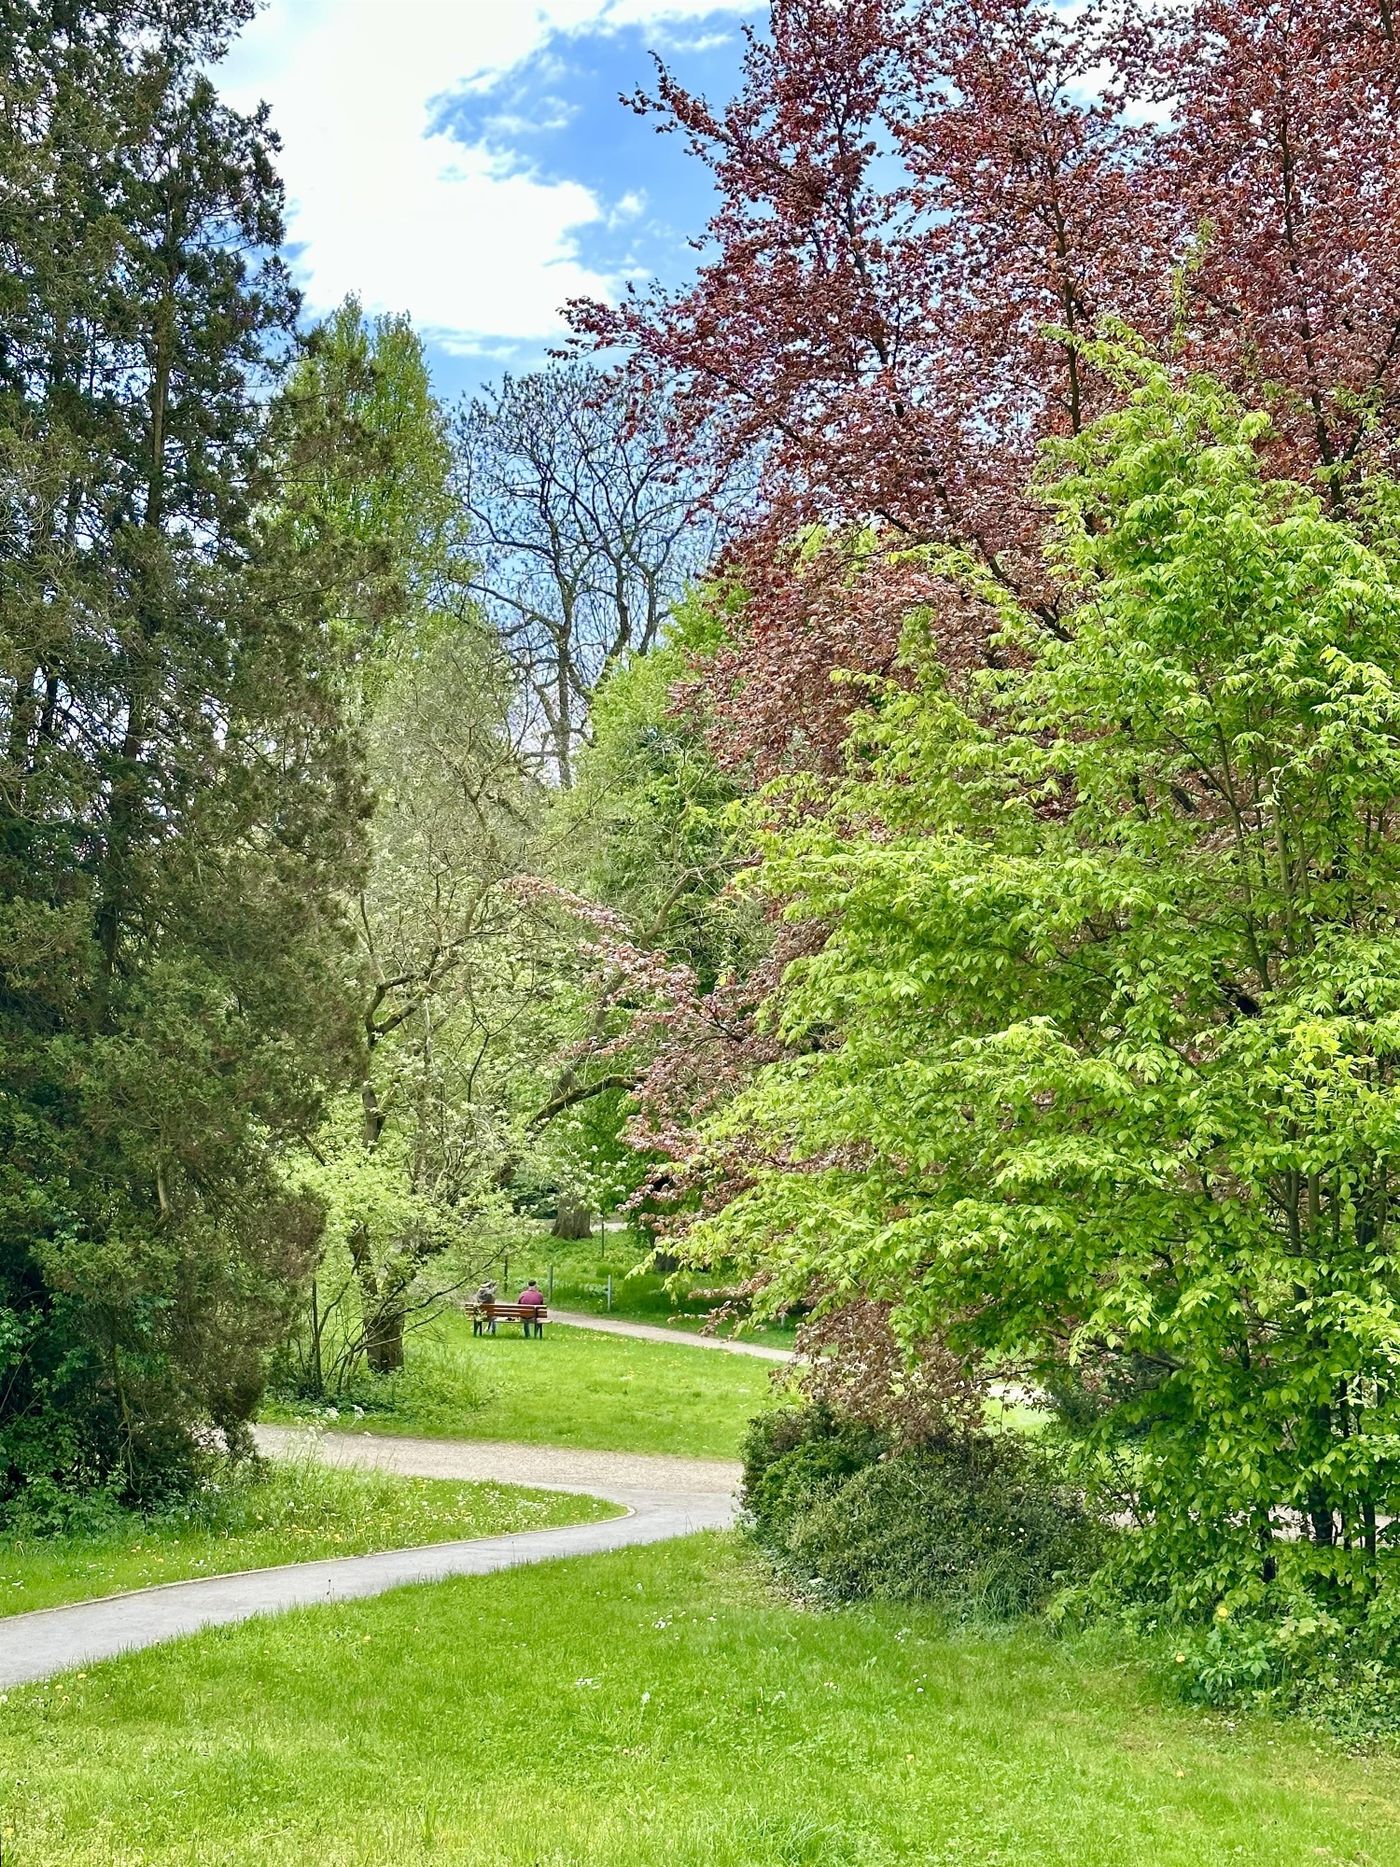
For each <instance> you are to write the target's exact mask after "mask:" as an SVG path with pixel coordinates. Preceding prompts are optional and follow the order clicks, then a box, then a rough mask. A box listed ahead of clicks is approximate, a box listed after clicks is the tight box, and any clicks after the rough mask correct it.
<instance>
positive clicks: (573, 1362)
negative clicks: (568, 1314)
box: [264, 1311, 775, 1458]
mask: <svg viewBox="0 0 1400 1867" xmlns="http://www.w3.org/2000/svg"><path fill="white" fill-rule="evenodd" d="M774 1365H775V1364H772V1363H765V1362H762V1361H757V1360H754V1359H753V1358H752V1357H750V1356H747V1355H720V1354H714V1353H706V1352H704V1351H702V1350H700V1349H694V1348H686V1347H685V1346H684V1345H682V1344H677V1346H676V1347H674V1348H673V1347H672V1346H671V1345H670V1344H669V1343H667V1342H641V1341H634V1340H631V1339H629V1338H627V1337H623V1336H613V1335H594V1334H591V1333H590V1332H589V1331H588V1330H586V1329H573V1328H565V1327H562V1326H560V1325H558V1324H546V1326H545V1334H544V1338H543V1340H541V1341H535V1340H533V1339H531V1340H529V1341H527V1340H525V1338H524V1337H523V1336H522V1335H521V1333H520V1330H519V1326H518V1325H515V1326H512V1325H511V1324H509V1323H502V1324H501V1325H500V1332H499V1333H498V1334H497V1335H495V1336H474V1335H473V1334H472V1330H471V1323H470V1321H469V1319H468V1318H467V1317H466V1316H464V1315H462V1314H460V1313H458V1312H456V1311H448V1312H447V1313H446V1314H444V1315H443V1316H441V1317H439V1318H438V1319H437V1321H436V1322H434V1323H433V1325H432V1326H431V1327H430V1328H429V1329H427V1330H425V1331H423V1332H422V1333H421V1334H420V1335H417V1336H414V1337H413V1338H412V1339H411V1341H410V1343H409V1349H408V1366H407V1368H406V1369H405V1371H404V1373H403V1374H402V1375H400V1376H397V1377H395V1378H393V1379H392V1380H389V1381H377V1382H375V1384H374V1386H373V1388H372V1389H371V1388H368V1387H366V1388H363V1389H357V1390H355V1393H354V1395H353V1401H354V1402H356V1403H360V1404H352V1405H349V1406H346V1407H342V1408H339V1409H338V1410H337V1415H336V1417H335V1418H334V1419H333V1420H331V1421H330V1422H329V1423H330V1424H332V1425H334V1426H340V1427H346V1428H349V1429H352V1430H354V1431H356V1432H379V1433H418V1434H425V1435H428V1436H430V1437H434V1438H451V1439H508V1440H519V1441H523V1442H526V1443H528V1444H531V1445H553V1446H573V1447H582V1448H588V1449H592V1450H595V1451H607V1452H672V1453H682V1454H689V1455H692V1456H695V1457H703V1458H735V1457H737V1456H738V1451H739V1444H740V1441H741V1439H742V1438H743V1433H744V1428H745V1426H746V1425H747V1423H748V1421H749V1420H750V1419H751V1418H752V1417H753V1415H754V1414H755V1413H757V1412H758V1411H759V1409H760V1408H762V1407H764V1406H765V1405H767V1404H769V1402H770V1400H771V1398H772V1396H773V1392H774V1387H773V1382H772V1379H771V1376H772V1374H773V1370H774ZM308 1416H312V1417H325V1413H324V1410H319V1411H318V1410H316V1409H308V1408H303V1407H292V1406H287V1405H285V1404H283V1405H280V1406H279V1405H277V1404H276V1403H274V1404H272V1405H270V1406H269V1407H268V1409H267V1410H266V1412H265V1414H264V1417H265V1418H267V1419H274V1420H275V1419H297V1418H306V1417H308Z"/></svg>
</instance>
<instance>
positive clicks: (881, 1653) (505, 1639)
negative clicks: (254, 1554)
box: [0, 1537, 1400, 1867]
mask: <svg viewBox="0 0 1400 1867" xmlns="http://www.w3.org/2000/svg"><path fill="white" fill-rule="evenodd" d="M524 1626H539V1627H541V1628H543V1629H544V1630H546V1631H545V1633H544V1635H543V1637H542V1638H539V1639H531V1638H530V1637H529V1636H528V1635H526V1634H525V1633H516V1632H514V1631H512V1630H514V1629H516V1628H520V1627H524ZM488 1629H495V1630H497V1631H496V1633H495V1635H494V1637H492V1638H486V1637H484V1633H485V1630H488ZM525 1779H529V1780H530V1781H532V1782H534V1783H537V1784H538V1785H539V1786H540V1787H539V1790H538V1793H537V1796H536V1797H535V1802H536V1805H537V1807H536V1812H535V1813H534V1814H533V1815H532V1816H531V1817H530V1818H529V1819H522V1814H521V1800H522V1798H521V1793H520V1789H519V1787H518V1786H519V1785H520V1783H521V1782H522V1781H523V1780H525ZM0 1780H3V1782H4V1783H5V1787H6V1790H7V1792H8V1795H9V1803H8V1809H7V1813H6V1816H5V1818H4V1819H5V1829H6V1834H5V1845H4V1852H5V1861H6V1867H117V1864H118V1863H121V1864H122V1867H126V1864H127V1863H135V1862H140V1863H141V1864H142V1867H195V1864H196V1863H198V1864H200V1867H205V1864H208V1867H214V1864H215V1863H217V1867H370V1863H379V1862H384V1861H394V1862H395V1863H396V1867H427V1863H430V1862H431V1863H433V1867H527V1864H530V1867H566V1863H567V1864H568V1867H583V1864H584V1863H586V1864H587V1867H655V1863H656V1862H658V1861H663V1860H664V1861H666V1862H667V1863H668V1867H780V1864H783V1863H791V1864H794V1867H796V1864H798V1863H801V1864H803V1867H894V1864H895V1863H910V1862H918V1863H919V1867H970V1864H972V1863H976V1867H1225V1863H1232V1864H1235V1867H1237V1864H1238V1863H1249V1864H1251V1867H1283V1864H1284V1863H1290V1864H1291V1863H1294V1862H1297V1861H1300V1860H1321V1861H1328V1862H1331V1863H1333V1864H1334V1867H1336V1864H1337V1863H1353V1864H1354V1867H1355V1864H1359V1863H1373V1864H1375V1867H1380V1864H1381V1863H1389V1862H1394V1861H1396V1860H1400V1766H1397V1764H1396V1762H1395V1760H1394V1759H1393V1758H1391V1759H1383V1760H1373V1761H1369V1762H1367V1761H1361V1760H1352V1759H1348V1758H1346V1757H1344V1756H1342V1755H1340V1754H1339V1753H1337V1752H1335V1751H1331V1750H1325V1749H1322V1748H1320V1747H1318V1746H1315V1745H1313V1744H1311V1743H1309V1742H1308V1741H1307V1740H1306V1739H1305V1738H1304V1737H1302V1736H1301V1735H1299V1734H1297V1733H1290V1732H1288V1731H1286V1730H1284V1729H1281V1728H1279V1727H1276V1726H1268V1725H1251V1724H1245V1725H1242V1726H1241V1728H1240V1729H1239V1730H1237V1731H1231V1730H1229V1729H1227V1728H1226V1727H1224V1726H1223V1725H1222V1724H1221V1723H1219V1722H1210V1721H1207V1720H1206V1719H1204V1718H1202V1717H1201V1716H1199V1715H1192V1714H1189V1713H1186V1712H1183V1711H1180V1710H1173V1709H1168V1708H1165V1707H1163V1706H1162V1705H1160V1704H1158V1703H1156V1702H1155V1701H1154V1698H1153V1696H1152V1692H1151V1689H1150V1688H1149V1687H1148V1686H1147V1684H1146V1683H1145V1682H1144V1680H1143V1679H1142V1677H1141V1675H1140V1674H1138V1673H1136V1672H1134V1671H1132V1670H1129V1669H1121V1668H1115V1669H1104V1668H1102V1667H1096V1666H1093V1665H1091V1664H1090V1663H1088V1662H1087V1661H1084V1660H1083V1659H1082V1658H1076V1656H1075V1653H1074V1652H1073V1650H1072V1649H1069V1648H1067V1647H1065V1646H1059V1647H1056V1646H1054V1645H1052V1644H1050V1643H1048V1642H1046V1641H1045V1640H1043V1639H1042V1638H1040V1637H1038V1636H1036V1635H1035V1634H1033V1633H1030V1632H1018V1633H1008V1634H1004V1635H995V1634H971V1633H963V1634H955V1635H951V1636H949V1635H945V1634H943V1633H942V1632H940V1630H939V1628H938V1626H937V1624H936V1623H935V1622H933V1621H932V1620H931V1619H930V1618H929V1617H927V1616H926V1615H922V1614H920V1613H918V1612H915V1611H911V1610H909V1609H894V1608H890V1609H871V1610H863V1611H860V1612H848V1613H844V1614H839V1615H814V1614H803V1613H797V1612H794V1611H793V1610H792V1609H790V1608H787V1607H784V1606H781V1605H776V1604H773V1603H771V1602H769V1601H768V1600H767V1599H766V1598H765V1597H764V1596H763V1595H762V1593H761V1592H760V1589H759V1586H758V1584H757V1582H756V1581H755V1580H754V1578H753V1576H752V1574H751V1572H750V1571H748V1570H747V1569H746V1568H745V1567H744V1566H743V1564H742V1561H741V1559H740V1557H739V1556H738V1555H737V1553H736V1551H735V1546H734V1545H733V1543H732V1542H730V1541H728V1540H725V1539H719V1538H714V1537H706V1538H694V1539H690V1540H688V1541H686V1542H683V1543H679V1544H674V1545H671V1546H668V1547H664V1548H657V1549H651V1550H642V1551H628V1552H624V1553H622V1554H619V1555H616V1556H608V1557H597V1558H592V1559H589V1560H587V1561H584V1562H570V1563H560V1564H550V1565H547V1566H544V1567H541V1568H534V1569H526V1570H517V1571H514V1572H508V1573H505V1574H501V1575H497V1576H492V1577H489V1578H484V1579H473V1580H469V1581H462V1582H452V1583H447V1584H444V1585H441V1586H439V1587H437V1588H434V1589H431V1590H427V1589H409V1590H401V1591H399V1592H397V1593H395V1594H392V1595H388V1596H384V1597H381V1598H380V1599H378V1600H375V1601H371V1602H365V1603H361V1604H356V1605H354V1606H351V1607H343V1608H336V1609H333V1610H324V1609H317V1610H310V1611H305V1612H301V1613H297V1614H293V1615H288V1616H286V1617H284V1618H281V1619H279V1620H277V1621H274V1622H270V1623H269V1622H255V1623H251V1624H248V1625H245V1626H242V1627H237V1628H228V1629H220V1630H218V1631H216V1632H212V1633H209V1634H205V1635H201V1636H199V1637H198V1638H196V1639H194V1640H191V1641H186V1642H183V1643H181V1644H180V1645H179V1646H178V1647H175V1648H173V1649H166V1650H164V1651H160V1650H157V1651H154V1652H149V1653H143V1654H138V1655H134V1656H131V1657H129V1658H126V1659H123V1660H120V1661H115V1662H112V1663H110V1664H108V1665H105V1666H101V1667H97V1668H93V1669H92V1670H90V1671H89V1672H88V1673H87V1674H86V1675H70V1676H69V1677H68V1678H67V1679H66V1680H64V1681H62V1682H61V1683H59V1684H56V1685H54V1686H50V1687H45V1688H31V1689H30V1690H28V1691H26V1692H23V1693H12V1694H11V1695H10V1702H9V1704H8V1706H7V1707H6V1709H5V1712H4V1713H3V1714H0Z"/></svg>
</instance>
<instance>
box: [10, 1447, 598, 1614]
mask: <svg viewBox="0 0 1400 1867" xmlns="http://www.w3.org/2000/svg"><path fill="white" fill-rule="evenodd" d="M614 1515H616V1511H615V1510H614V1507H613V1506H612V1505H610V1504H605V1503H604V1502H603V1501H602V1500H601V1499H599V1498H591V1497H571V1496H567V1495H563V1494H560V1493H558V1492H553V1491H527V1490H521V1489H518V1488H517V1487H516V1486H514V1485H499V1484H464V1483H460V1482H458V1481H455V1480H450V1479H441V1478H433V1479H429V1478H397V1477H393V1476H391V1475H390V1474H388V1473H387V1472H360V1471H346V1470H339V1469H333V1468H331V1467H329V1466H325V1465H320V1464H318V1463H316V1461H314V1460H312V1459H295V1460H290V1461H287V1462H285V1463H284V1462H280V1461H279V1462H278V1463H277V1464H275V1465H272V1466H270V1467H269V1468H268V1469H267V1472H266V1475H265V1476H264V1477H262V1478H260V1479H257V1480H252V1479H243V1478H240V1479H237V1480H234V1481H231V1482H229V1483H227V1484H225V1485H224V1486H223V1487H221V1488H220V1489H219V1490H218V1491H211V1492H210V1493H209V1494H208V1495H206V1496H205V1497H204V1498H202V1499H200V1500H199V1501H198V1502H197V1503H196V1504H194V1505H192V1506H190V1507H189V1508H188V1509H187V1510H184V1511H182V1512H178V1513H177V1512H171V1513H168V1514H166V1515H164V1516H161V1517H154V1518H148V1519H146V1520H145V1521H142V1520H140V1519H135V1518H133V1519H130V1520H127V1521H126V1522H123V1523H118V1524H115V1525H114V1526H113V1527H112V1528H111V1529H110V1530H108V1531H106V1532H104V1533H103V1534H100V1535H92V1536H69V1537H32V1538H30V1537H26V1538H18V1537H8V1538H0V1615H8V1614H18V1613H21V1612H23V1611H24V1610H26V1609H29V1608H51V1607H54V1606H56V1605H57V1604H58V1603H59V1602H63V1601H86V1600H90V1599H92V1598H93V1597H95V1596H98V1595H112V1594H116V1593H118V1592H119V1591H120V1590H122V1589H126V1588H144V1587H146V1586H147V1585H148V1584H150V1583H152V1582H175V1581H183V1580H184V1579H185V1578H186V1577H189V1576H198V1575H230V1574H232V1573H233V1572H234V1571H235V1570H239V1569H262V1568H270V1567H272V1566H273V1565H275V1564H277V1563H283V1562H309V1561H311V1560H313V1559H314V1558H316V1557H320V1556H358V1555H363V1554H365V1553H366V1552H367V1551H369V1550H376V1549H408V1548H411V1547H413V1546H414V1545H416V1544H420V1543H446V1542H452V1541H455V1540H456V1539H457V1538H459V1537H474V1536H497V1535H503V1534H505V1533H506V1532H508V1531H516V1530H543V1529H548V1528H549V1527H551V1526H552V1525H554V1524H562V1523H578V1522H582V1521H585V1520H588V1521H592V1520H593V1519H596V1518H599V1517H611V1516H614Z"/></svg>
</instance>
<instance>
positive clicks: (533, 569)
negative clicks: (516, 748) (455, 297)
mask: <svg viewBox="0 0 1400 1867" xmlns="http://www.w3.org/2000/svg"><path fill="white" fill-rule="evenodd" d="M457 436H458V441H459V445H460V450H461V468H462V479H463V487H464V495H465V500H466V505H467V508H468V511H469V513H470V517H471V525H472V547H473V550H474V553H475V556H476V559H477V563H478V566H479V569H478V571H477V575H476V583H475V594H476V597H477V600H478V601H479V602H480V603H481V605H482V607H483V609H484V610H485V611H486V613H487V614H488V616H489V617H490V619H491V621H492V622H493V624H494V625H495V628H496V630H497V631H498V633H499V636H500V639H501V641H502V642H503V643H504V645H505V647H506V650H507V652H508V654H509V655H510V658H511V661H512V663H513V665H514V667H515V670H516V674H517V678H518V680H519V683H520V691H521V705H522V706H523V707H524V709H525V711H526V716H527V717H526V719H525V721H524V722H523V726H524V730H523V734H522V736H523V738H524V740H525V742H526V743H527V744H528V745H529V746H530V747H531V748H532V750H533V753H534V756H535V758H536V759H537V760H538V762H539V764H540V766H541V768H542V769H543V770H545V771H547V772H549V773H550V775H551V776H552V777H553V778H554V780H555V781H556V782H557V783H558V784H559V785H560V786H562V787H564V788H568V787H569V786H570V785H571V784H572V782H573V773H574V761H575V758H576V757H577V754H578V751H579V748H580V746H581V745H583V744H584V743H586V741H587V738H588V702H589V698H590V696H591V694H592V693H593V690H594V688H595V687H596V686H597V684H598V682H599V681H600V680H601V679H602V677H603V675H604V674H605V673H606V672H607V670H608V668H609V667H610V666H611V664H612V663H613V662H614V661H615V660H616V659H617V658H618V656H620V655H624V654H627V653H628V652H639V651H641V650H644V649H646V648H649V647H650V646H651V645H652V643H653V642H654V641H655V640H656V638H657V635H658V633H659V631H660V629H661V627H662V624H663V623H664V621H665V619H666V616H667V614H668V613H669V611H670V609H671V607H672V605H673V604H674V603H675V601H676V600H677V598H678V597H679V596H680V595H681V594H682V592H683V591H684V589H685V586H686V584H687V582H688V581H689V579H691V578H692V577H694V576H695V575H696V574H697V573H698V572H699V571H701V570H703V569H704V568H705V566H706V565H707V564H708V563H709V562H710V561H711V560H712V558H713V556H714V554H715V551H716V549H717V545H718V532H719V525H718V521H717V519H716V518H715V516H714V514H713V511H712V510H711V509H710V508H709V507H708V506H707V505H705V504H704V503H703V502H702V501H701V500H700V499H699V498H698V497H697V489H696V487H695V486H694V484H693V483H691V482H688V481H686V480H684V479H682V478H678V477H677V474H676V471H675V468H674V467H673V466H672V465H671V464H670V463H669V462H668V460H667V456H666V448H665V414H664V410H663V409H661V408H653V409H652V410H651V411H650V412H649V413H648V414H645V415H643V416H642V417H641V418H640V419H638V417H637V412H636V409H635V407H634V406H633V405H632V404H630V403H629V400H628V398H627V396H626V393H625V392H624V390H623V389H622V387H621V386H620V385H619V384H618V383H617V382H616V380H615V379H613V378H612V377H609V376H607V375H605V374H603V373H602V372H600V371H598V370H597V369H594V368H592V367H591V366H589V365H588V364H585V363H581V362H568V363H560V364H557V365H554V366H551V367H550V368H548V369H543V370H538V371H534V372H532V373H531V374H529V375H525V376H505V377H503V378H502V380H501V382H500V384H499V385H498V386H497V387H496V388H494V389H493V390H491V391H490V392H489V393H488V394H487V395H486V396H485V397H478V398H476V399H475V400H473V401H471V402H469V403H467V404H465V405H464V406H463V408H462V410H461V412H460V415H459V418H458V424H457Z"/></svg>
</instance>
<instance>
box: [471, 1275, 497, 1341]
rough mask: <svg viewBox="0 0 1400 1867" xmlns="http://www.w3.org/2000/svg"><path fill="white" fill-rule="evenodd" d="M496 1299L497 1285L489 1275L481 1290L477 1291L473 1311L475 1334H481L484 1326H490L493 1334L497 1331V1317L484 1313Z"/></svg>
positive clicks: (473, 1329) (473, 1332) (473, 1331)
mask: <svg viewBox="0 0 1400 1867" xmlns="http://www.w3.org/2000/svg"><path fill="white" fill-rule="evenodd" d="M495 1301H496V1286H495V1285H494V1284H493V1283H492V1282H491V1280H490V1278H489V1277H488V1278H487V1279H486V1281H485V1282H484V1283H483V1284H482V1286H481V1288H480V1290H478V1291H477V1293H476V1307H475V1309H474V1311H473V1312H472V1334H473V1335H480V1334H481V1331H482V1329H483V1327H485V1328H489V1329H490V1331H491V1333H492V1335H494V1334H495V1333H496V1318H495V1317H494V1316H489V1315H484V1314H483V1313H482V1312H483V1311H486V1310H489V1309H490V1308H491V1305H492V1304H493V1303H494V1302H495Z"/></svg>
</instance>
